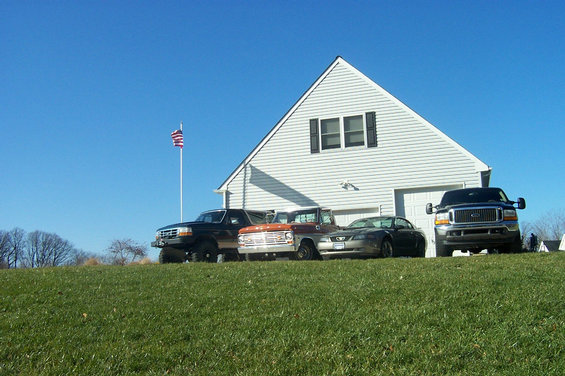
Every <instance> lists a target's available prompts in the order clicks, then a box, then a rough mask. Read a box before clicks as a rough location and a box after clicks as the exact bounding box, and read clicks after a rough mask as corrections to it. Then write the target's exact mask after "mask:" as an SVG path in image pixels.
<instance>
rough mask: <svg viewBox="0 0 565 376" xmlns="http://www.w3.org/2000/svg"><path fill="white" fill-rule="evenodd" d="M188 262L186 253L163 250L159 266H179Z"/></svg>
mask: <svg viewBox="0 0 565 376" xmlns="http://www.w3.org/2000/svg"><path fill="white" fill-rule="evenodd" d="M185 261H186V252H185V251H183V250H181V249H175V248H162V249H161V252H159V264H179V263H182V262H185Z"/></svg>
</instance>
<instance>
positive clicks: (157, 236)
mask: <svg viewBox="0 0 565 376" xmlns="http://www.w3.org/2000/svg"><path fill="white" fill-rule="evenodd" d="M155 240H159V231H157V232H156V233H155Z"/></svg>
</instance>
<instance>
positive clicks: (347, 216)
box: [333, 208, 379, 226]
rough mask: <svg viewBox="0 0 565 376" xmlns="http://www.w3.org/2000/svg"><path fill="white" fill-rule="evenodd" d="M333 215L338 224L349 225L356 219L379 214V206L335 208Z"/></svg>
mask: <svg viewBox="0 0 565 376" xmlns="http://www.w3.org/2000/svg"><path fill="white" fill-rule="evenodd" d="M333 215H334V217H335V221H336V223H337V225H338V226H347V225H348V224H350V223H351V222H353V221H354V220H356V219H359V218H365V217H375V216H377V215H379V208H364V209H350V210H334V211H333Z"/></svg>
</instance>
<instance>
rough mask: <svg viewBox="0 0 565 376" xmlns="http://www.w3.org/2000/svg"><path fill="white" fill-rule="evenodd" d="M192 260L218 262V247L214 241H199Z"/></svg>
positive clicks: (193, 251)
mask: <svg viewBox="0 0 565 376" xmlns="http://www.w3.org/2000/svg"><path fill="white" fill-rule="evenodd" d="M191 260H192V262H218V247H216V245H215V244H214V243H212V242H209V241H204V242H200V243H198V244H197V245H196V246H195V247H194V248H193V250H192V255H191Z"/></svg>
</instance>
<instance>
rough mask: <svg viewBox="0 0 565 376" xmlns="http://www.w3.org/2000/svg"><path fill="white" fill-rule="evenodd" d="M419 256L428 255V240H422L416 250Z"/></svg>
mask: <svg viewBox="0 0 565 376" xmlns="http://www.w3.org/2000/svg"><path fill="white" fill-rule="evenodd" d="M416 255H417V257H426V242H425V240H421V241H420V243H418V248H417V251H416Z"/></svg>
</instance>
